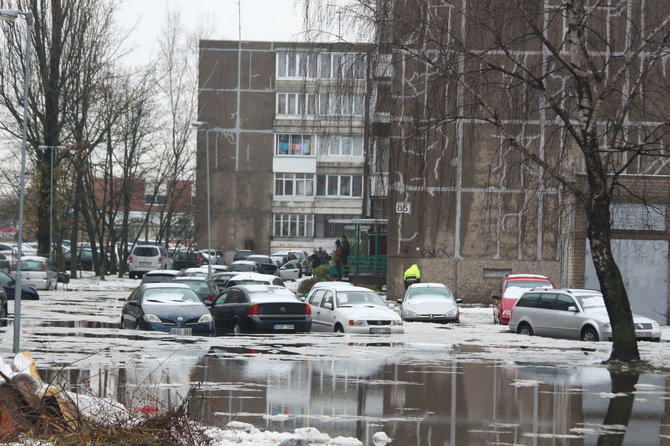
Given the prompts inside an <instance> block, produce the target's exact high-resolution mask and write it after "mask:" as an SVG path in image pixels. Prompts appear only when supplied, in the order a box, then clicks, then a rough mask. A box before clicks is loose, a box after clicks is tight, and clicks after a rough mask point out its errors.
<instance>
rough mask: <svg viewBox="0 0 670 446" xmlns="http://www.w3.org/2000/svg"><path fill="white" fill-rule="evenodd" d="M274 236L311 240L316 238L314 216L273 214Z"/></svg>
mask: <svg viewBox="0 0 670 446" xmlns="http://www.w3.org/2000/svg"><path fill="white" fill-rule="evenodd" d="M272 236H273V237H296V238H311V237H313V236H314V215H312V214H273V215H272Z"/></svg>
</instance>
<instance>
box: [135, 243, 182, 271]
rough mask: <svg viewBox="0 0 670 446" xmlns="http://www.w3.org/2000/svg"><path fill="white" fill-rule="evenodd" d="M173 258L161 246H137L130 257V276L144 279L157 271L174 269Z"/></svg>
mask: <svg viewBox="0 0 670 446" xmlns="http://www.w3.org/2000/svg"><path fill="white" fill-rule="evenodd" d="M172 263H173V262H172V258H171V257H170V256H169V255H168V252H167V250H166V249H165V247H164V246H161V245H137V246H135V247H134V248H133V250H132V252H131V253H130V255H129V256H128V275H129V276H130V278H131V279H133V278H135V277H142V276H143V275H144V273H146V272H148V271H152V270H155V269H172Z"/></svg>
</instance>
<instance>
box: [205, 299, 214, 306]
mask: <svg viewBox="0 0 670 446" xmlns="http://www.w3.org/2000/svg"><path fill="white" fill-rule="evenodd" d="M203 302H204V304H205V306H206V307H211V306H212V305H214V302H212V301H211V300H208V299H205V300H203Z"/></svg>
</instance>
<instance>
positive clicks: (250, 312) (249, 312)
mask: <svg viewBox="0 0 670 446" xmlns="http://www.w3.org/2000/svg"><path fill="white" fill-rule="evenodd" d="M247 315H249V316H257V315H258V304H253V305H252V306H250V307H249V309H248V310H247Z"/></svg>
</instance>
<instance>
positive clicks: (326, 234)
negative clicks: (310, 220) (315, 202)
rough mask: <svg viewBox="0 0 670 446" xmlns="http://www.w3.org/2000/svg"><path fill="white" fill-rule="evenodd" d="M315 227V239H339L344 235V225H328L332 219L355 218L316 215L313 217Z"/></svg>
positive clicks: (352, 216) (351, 216)
mask: <svg viewBox="0 0 670 446" xmlns="http://www.w3.org/2000/svg"><path fill="white" fill-rule="evenodd" d="M314 217H315V219H316V225H315V227H314V230H315V232H314V237H316V238H331V237H332V238H335V237H341V236H342V235H343V234H344V227H345V224H343V223H337V224H336V223H330V220H333V219H344V218H355V217H356V216H355V215H332V214H317V215H315V216H314Z"/></svg>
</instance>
